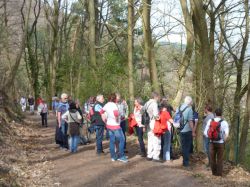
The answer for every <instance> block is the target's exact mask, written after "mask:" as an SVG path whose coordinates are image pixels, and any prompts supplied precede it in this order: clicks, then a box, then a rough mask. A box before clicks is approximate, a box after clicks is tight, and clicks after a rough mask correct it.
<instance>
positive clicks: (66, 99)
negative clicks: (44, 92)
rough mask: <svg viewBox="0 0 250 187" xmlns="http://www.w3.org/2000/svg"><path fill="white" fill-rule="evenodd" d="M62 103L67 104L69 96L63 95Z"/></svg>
mask: <svg viewBox="0 0 250 187" xmlns="http://www.w3.org/2000/svg"><path fill="white" fill-rule="evenodd" d="M61 101H62V102H63V103H66V102H67V101H68V95H67V94H66V93H63V94H62V95H61Z"/></svg>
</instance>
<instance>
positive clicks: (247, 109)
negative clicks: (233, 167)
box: [239, 67, 250, 162]
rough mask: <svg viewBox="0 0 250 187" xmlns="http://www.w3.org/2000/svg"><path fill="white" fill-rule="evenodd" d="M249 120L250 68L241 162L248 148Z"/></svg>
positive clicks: (241, 137)
mask: <svg viewBox="0 0 250 187" xmlns="http://www.w3.org/2000/svg"><path fill="white" fill-rule="evenodd" d="M249 118H250V67H249V73H248V91H247V100H246V111H245V116H244V121H243V126H242V129H241V136H240V148H239V155H240V157H239V159H240V161H241V162H242V161H244V158H245V153H246V146H247V137H248V130H249V124H250V123H249Z"/></svg>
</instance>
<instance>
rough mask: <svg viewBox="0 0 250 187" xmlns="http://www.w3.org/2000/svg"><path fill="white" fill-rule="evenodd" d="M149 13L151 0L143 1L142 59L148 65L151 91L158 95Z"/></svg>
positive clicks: (158, 88)
mask: <svg viewBox="0 0 250 187" xmlns="http://www.w3.org/2000/svg"><path fill="white" fill-rule="evenodd" d="M150 12H151V0H143V11H142V21H143V34H144V58H145V59H146V61H147V62H148V64H149V72H150V80H151V84H152V90H153V91H156V92H158V93H160V86H159V85H160V84H159V81H158V75H157V66H156V62H155V59H154V54H153V53H154V52H153V51H152V49H153V42H152V31H151V26H150V16H151V15H150Z"/></svg>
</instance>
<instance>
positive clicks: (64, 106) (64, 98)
mask: <svg viewBox="0 0 250 187" xmlns="http://www.w3.org/2000/svg"><path fill="white" fill-rule="evenodd" d="M68 109H69V104H68V95H67V94H66V93H63V94H62V95H61V101H60V103H59V105H58V111H57V120H58V127H59V128H60V129H61V131H62V133H63V135H64V137H63V138H64V141H62V142H61V144H60V147H61V148H66V149H68V141H67V131H68V124H67V122H66V121H65V120H64V119H62V115H63V114H64V113H66V112H67V111H68Z"/></svg>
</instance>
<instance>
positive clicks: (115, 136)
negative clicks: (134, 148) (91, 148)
mask: <svg viewBox="0 0 250 187" xmlns="http://www.w3.org/2000/svg"><path fill="white" fill-rule="evenodd" d="M108 132H109V139H110V140H109V149H110V154H111V158H113V159H117V158H120V157H123V156H124V142H125V138H124V135H123V132H122V129H117V130H111V129H109V130H108ZM116 142H119V155H116V153H115V145H116Z"/></svg>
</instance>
